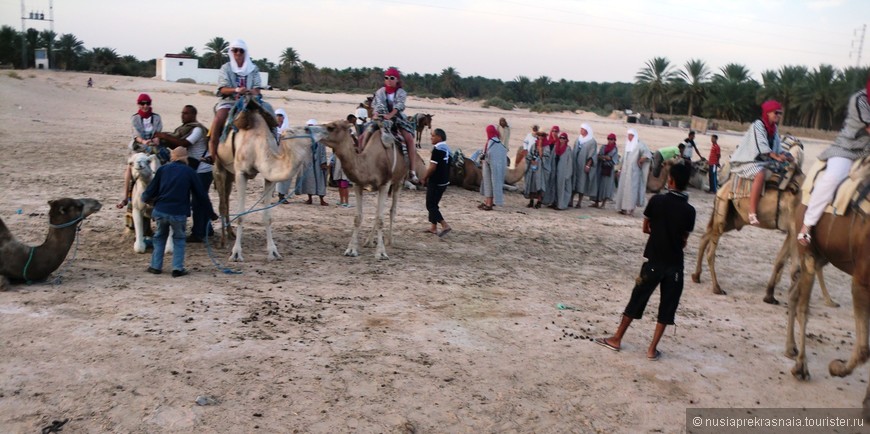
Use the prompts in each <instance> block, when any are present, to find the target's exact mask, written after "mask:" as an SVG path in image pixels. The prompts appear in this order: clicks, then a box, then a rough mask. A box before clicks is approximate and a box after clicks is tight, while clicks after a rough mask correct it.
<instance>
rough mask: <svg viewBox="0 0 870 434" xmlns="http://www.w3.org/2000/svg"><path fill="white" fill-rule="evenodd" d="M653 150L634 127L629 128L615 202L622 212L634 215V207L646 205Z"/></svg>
mask: <svg viewBox="0 0 870 434" xmlns="http://www.w3.org/2000/svg"><path fill="white" fill-rule="evenodd" d="M651 159H652V152H651V151H650V150H649V147H647V146H646V144H645V143H643V142H641V141H640V140H639V138H638V136H637V131H635V130H634V129H629V130H628V142H626V144H625V158H624V159H623V160H622V170H621V171H620V172H619V188H617V189H616V196H614V197H613V202H614V203H615V204H616V209H617V210H619V213H620V214H627V215H634V209H635V208H637V207H639V206H640V207H642V206H644V205H646V179H647V176H648V175H649V166H650V160H651Z"/></svg>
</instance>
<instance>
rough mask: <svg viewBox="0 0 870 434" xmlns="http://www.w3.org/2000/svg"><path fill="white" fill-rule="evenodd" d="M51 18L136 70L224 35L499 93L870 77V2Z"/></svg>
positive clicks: (609, 3)
mask: <svg viewBox="0 0 870 434" xmlns="http://www.w3.org/2000/svg"><path fill="white" fill-rule="evenodd" d="M49 4H50V1H49V0H23V5H24V15H25V16H26V15H28V14H29V12H30V11H37V12H43V13H44V14H45V17H46V19H47V18H49V16H50V11H49ZM53 10H54V31H55V32H56V33H57V34H58V35H60V34H63V33H72V34H74V35H75V36H76V37H77V38H78V39H79V40H81V41H83V42H84V44H85V47H86V48H88V49H91V48H95V47H110V48H114V49H115V51H116V52H117V53H118V54H120V55H127V54H131V55H134V56H136V57H137V58H139V59H141V60H148V59H154V58H159V57H162V56H163V55H164V54H165V53H177V52H180V51H182V50H183V49H184V47H188V46H192V47H194V48H195V49H196V50H197V53H199V54H203V53H204V52H205V48H204V46H205V44H206V43H207V42H208V41H210V40H211V39H213V38H214V37H217V36H220V37H223V38H224V39H227V40H233V39H236V38H241V39H243V40H245V41H246V42H247V44H248V48H249V52H250V53H251V56H252V57H254V58H256V59H260V58H263V57H265V58H267V59H269V60H270V61H272V62H275V63H279V59H280V55H281V52H283V51H284V49H285V48H287V47H293V48H294V49H296V51H297V52H298V53H299V55H300V57H301V58H302V60H305V61H308V62H311V63H313V64H315V65H317V66H319V67H332V68H339V69H344V68H348V67H356V68H361V67H381V68H386V67H388V66H397V67H399V69H400V70H402V71H403V72H407V73H410V72H416V73H420V74H426V73H433V74H439V73H440V72H441V71H442V70H443V69H444V68H447V67H453V68H455V69H456V70H457V71H458V73H459V75H461V76H462V77H468V76H483V77H487V78H498V79H502V80H505V81H509V80H513V79H515V78H516V77H518V76H526V77H528V78H530V79H532V80H534V79H535V78H538V77H540V76H547V77H549V78H550V79H551V80H554V81H558V80H561V79H566V80H573V81H597V82H616V81H622V82H633V81H634V77H635V75H636V74H637V72H638V71H639V70H641V69H642V68H643V67H644V65H645V63H646V62H647V61H649V60H650V59H652V58H654V57H665V58H667V59H668V60H670V61H671V63H672V64H673V65H674V66H675V67H676V68H681V67H682V66H683V65H684V64H685V63H686V62H687V61H689V60H690V59H700V60H703V61H705V62H706V63H707V65H708V66H709V68H710V70H711V71H712V72H713V73H715V72H717V71H719V69H720V68H722V67H723V66H725V65H726V64H728V63H738V64H742V65H744V66H746V67H747V68H748V69H749V70H750V72H751V73H752V76H753V77H754V78H755V79H757V80H760V79H761V72H762V71H765V70H777V69H779V68H781V67H782V66H785V65H803V66H807V67H809V68H810V69H812V68H816V67H818V66H819V65H820V64H830V65H833V66H834V67H836V68H839V69H842V68H845V67H848V66H856V65H858V61H859V53H860V65H861V66H867V65H868V64H870V35H865V34H864V33H870V30H866V31H865V30H863V29H865V28H866V24H867V22H868V21H870V1H866V0H810V1H798V0H790V1H786V0H753V1H745V0H728V1H703V0H655V1H653V0H588V1H585V0H497V1H491V0H356V1H347V0H307V1H301V0H244V1H237V0H209V1H185V0H149V1H147V2H141V1H133V0H54V8H53ZM232 14H234V15H235V16H236V17H237V18H235V19H233V20H229V19H227V17H228V16H229V15H232ZM21 16H22V0H0V25H9V26H12V27H14V28H15V29H16V30H19V31H20V30H21ZM49 24H50V23H49V22H48V21H33V20H26V21H25V27H26V28H28V27H33V28H35V29H37V30H43V29H49V28H50V27H49ZM862 37H863V40H862ZM862 43H863V49H861V50H859V48H860V47H861V44H862Z"/></svg>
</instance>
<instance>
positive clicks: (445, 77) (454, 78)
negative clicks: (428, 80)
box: [438, 67, 462, 98]
mask: <svg viewBox="0 0 870 434" xmlns="http://www.w3.org/2000/svg"><path fill="white" fill-rule="evenodd" d="M461 80H462V78H461V77H460V76H459V72H458V71H456V69H455V68H453V67H447V68H444V69H442V70H441V75H440V76H438V81H439V83H440V85H441V97H442V98H453V97H458V96H460V95H461V94H460V88H461V85H460V81H461Z"/></svg>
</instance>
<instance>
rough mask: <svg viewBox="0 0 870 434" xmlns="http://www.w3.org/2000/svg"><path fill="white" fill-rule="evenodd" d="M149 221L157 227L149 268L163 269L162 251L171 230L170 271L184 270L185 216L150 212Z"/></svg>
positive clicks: (155, 211)
mask: <svg viewBox="0 0 870 434" xmlns="http://www.w3.org/2000/svg"><path fill="white" fill-rule="evenodd" d="M151 220H154V223H155V224H156V225H157V232H155V233H154V238H153V240H154V251H153V252H151V268H156V269H158V270H162V269H163V250H165V249H166V239H167V238H169V228H172V248H173V250H172V269H173V270H183V269H184V245H185V244H186V240H185V235H184V227H185V226H186V225H187V216H185V215H170V214H166V213H164V212H160V211H157V210H154V211H152V212H151Z"/></svg>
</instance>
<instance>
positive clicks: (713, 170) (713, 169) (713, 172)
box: [707, 164, 719, 193]
mask: <svg viewBox="0 0 870 434" xmlns="http://www.w3.org/2000/svg"><path fill="white" fill-rule="evenodd" d="M707 175H708V176H709V177H710V193H715V192H716V190H719V166H716V165H715V164H711V165H710V170H709V171H708V172H707Z"/></svg>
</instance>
